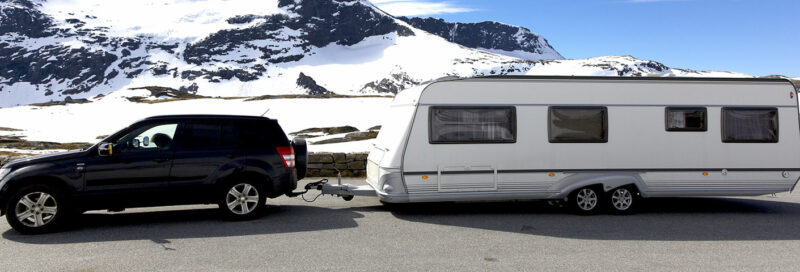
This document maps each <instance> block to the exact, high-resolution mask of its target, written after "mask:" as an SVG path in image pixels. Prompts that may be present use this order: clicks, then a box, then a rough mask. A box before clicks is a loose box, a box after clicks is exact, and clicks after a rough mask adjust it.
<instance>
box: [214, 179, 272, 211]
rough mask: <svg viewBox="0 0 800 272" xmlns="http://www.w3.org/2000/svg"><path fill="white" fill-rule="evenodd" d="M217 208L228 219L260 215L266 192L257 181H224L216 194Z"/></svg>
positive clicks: (264, 204)
mask: <svg viewBox="0 0 800 272" xmlns="http://www.w3.org/2000/svg"><path fill="white" fill-rule="evenodd" d="M217 195H218V196H217V198H218V204H219V209H220V211H221V212H222V214H223V216H224V217H225V218H226V219H228V220H248V219H253V218H255V217H258V216H259V215H261V212H262V211H263V210H264V209H265V207H266V202H267V197H266V195H267V192H266V191H265V190H264V187H263V186H260V185H259V183H255V182H252V181H251V180H237V181H233V182H228V183H225V185H224V186H222V187H221V190H220V191H219V193H218V194H217Z"/></svg>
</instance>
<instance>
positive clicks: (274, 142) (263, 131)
mask: <svg viewBox="0 0 800 272" xmlns="http://www.w3.org/2000/svg"><path fill="white" fill-rule="evenodd" d="M237 131H238V133H237V134H238V139H239V140H240V142H241V143H242V144H243V145H244V146H246V147H247V148H274V147H275V146H288V145H289V141H288V139H287V138H286V135H285V134H284V133H283V130H282V129H281V128H280V126H278V124H277V123H276V122H275V121H271V120H270V121H241V122H237Z"/></svg>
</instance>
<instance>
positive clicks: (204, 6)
mask: <svg viewBox="0 0 800 272" xmlns="http://www.w3.org/2000/svg"><path fill="white" fill-rule="evenodd" d="M404 20H405V21H404ZM404 20H401V19H397V18H395V17H393V16H391V15H390V14H386V13H385V12H383V11H381V10H380V9H378V8H376V7H375V6H374V5H372V4H371V3H370V2H368V1H366V0H238V1H224V0H195V1H182V0H148V1H106V0H48V1H44V0H0V107H12V106H17V105H26V104H31V103H41V102H48V101H63V100H65V99H67V98H68V97H69V98H70V99H71V100H74V99H84V98H93V97H96V96H98V95H106V94H109V93H111V92H114V91H118V90H127V89H131V88H137V87H144V86H159V87H165V88H171V89H176V90H183V91H185V92H189V93H191V94H195V95H202V96H212V97H217V96H219V97H251V96H262V95H276V94H313V95H327V94H343V95H365V94H372V95H374V94H392V93H396V92H398V91H401V90H403V89H405V88H408V87H410V86H413V85H416V84H419V83H420V82H424V81H428V80H432V79H436V78H440V77H443V76H461V77H469V76H476V75H496V74H552V75H555V74H560V75H613V76H646V75H651V74H657V75H692V76H705V75H720V74H709V73H705V72H694V71H685V70H678V69H670V68H668V67H666V66H664V65H662V64H660V63H657V62H653V61H644V60H638V59H635V58H632V57H602V58H593V59H586V60H563V59H562V57H561V55H560V54H558V52H556V51H555V50H554V49H553V48H552V47H550V46H549V44H548V43H547V41H546V40H545V39H544V38H543V37H541V36H539V35H536V34H534V33H531V32H530V31H529V30H527V29H524V28H518V27H513V26H507V25H503V24H499V23H491V22H488V23H479V24H463V25H462V24H458V27H454V26H453V25H451V23H445V22H443V21H441V22H440V21H436V20H431V19H419V20H416V19H408V18H405V19H404ZM406 21H408V22H406ZM420 28H423V29H425V30H423V29H420ZM426 30H427V31H426ZM447 30H449V31H450V32H452V33H453V35H450V36H448V35H444V34H448V33H450V32H447ZM443 31H445V32H447V33H445V32H443ZM429 32H433V33H434V34H435V35H434V34H431V33H429ZM442 37H444V38H442ZM450 40H452V42H451V41H450ZM487 51H492V52H495V53H491V52H487ZM521 53H524V54H522V55H520V54H521ZM520 57H521V58H520ZM542 59H548V60H542ZM553 59H555V60H553ZM723 75H726V76H731V75H733V76H746V75H740V74H723Z"/></svg>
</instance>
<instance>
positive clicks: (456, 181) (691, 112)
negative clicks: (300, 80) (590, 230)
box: [367, 76, 800, 213]
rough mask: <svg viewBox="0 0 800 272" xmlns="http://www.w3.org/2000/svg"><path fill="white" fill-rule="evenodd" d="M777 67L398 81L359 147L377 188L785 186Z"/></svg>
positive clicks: (626, 190)
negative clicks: (712, 73) (402, 85)
mask: <svg viewBox="0 0 800 272" xmlns="http://www.w3.org/2000/svg"><path fill="white" fill-rule="evenodd" d="M795 96H796V93H795V90H794V88H793V86H792V84H791V83H790V82H789V81H787V80H779V79H777V80H776V79H722V78H709V79H701V78H650V77H646V78H606V77H527V76H526V77H483V78H473V79H458V80H444V81H437V82H434V83H431V84H428V85H425V86H422V87H417V88H414V89H409V90H406V91H403V92H401V93H400V94H398V95H397V97H396V98H395V99H394V102H393V104H392V105H391V107H390V109H389V111H390V113H391V114H390V115H391V116H392V117H391V119H390V120H387V121H386V123H385V124H384V125H383V128H382V129H381V133H380V135H379V136H378V139H377V140H376V145H375V147H374V149H373V150H372V151H371V152H370V154H369V162H368V165H367V182H368V183H369V184H370V186H372V187H373V188H374V189H375V191H377V194H378V197H380V199H381V200H382V201H384V202H389V203H398V202H437V201H492V200H526V199H552V200H566V201H567V203H570V206H573V207H574V208H576V209H577V210H578V211H579V212H586V213H591V212H594V211H596V210H598V209H597V208H598V207H600V206H608V207H611V211H617V212H622V211H627V210H629V209H631V207H632V206H634V205H633V203H634V202H636V199H637V196H641V197H669V196H742V195H762V194H770V193H776V192H785V191H791V190H793V188H794V186H795V184H796V183H797V181H798V178H800V124H798V104H797V103H798V101H797V98H796V97H795Z"/></svg>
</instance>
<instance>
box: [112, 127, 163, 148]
mask: <svg viewBox="0 0 800 272" xmlns="http://www.w3.org/2000/svg"><path fill="white" fill-rule="evenodd" d="M177 129H178V124H177V123H166V124H148V125H143V126H141V127H138V128H136V129H134V130H132V131H130V132H128V133H127V134H125V135H124V136H122V137H121V138H119V140H117V141H116V143H115V144H116V145H115V146H116V147H117V148H119V149H120V150H121V151H123V152H140V151H157V150H168V149H170V148H171V147H172V140H173V139H174V138H175V131H176V130H177Z"/></svg>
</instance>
